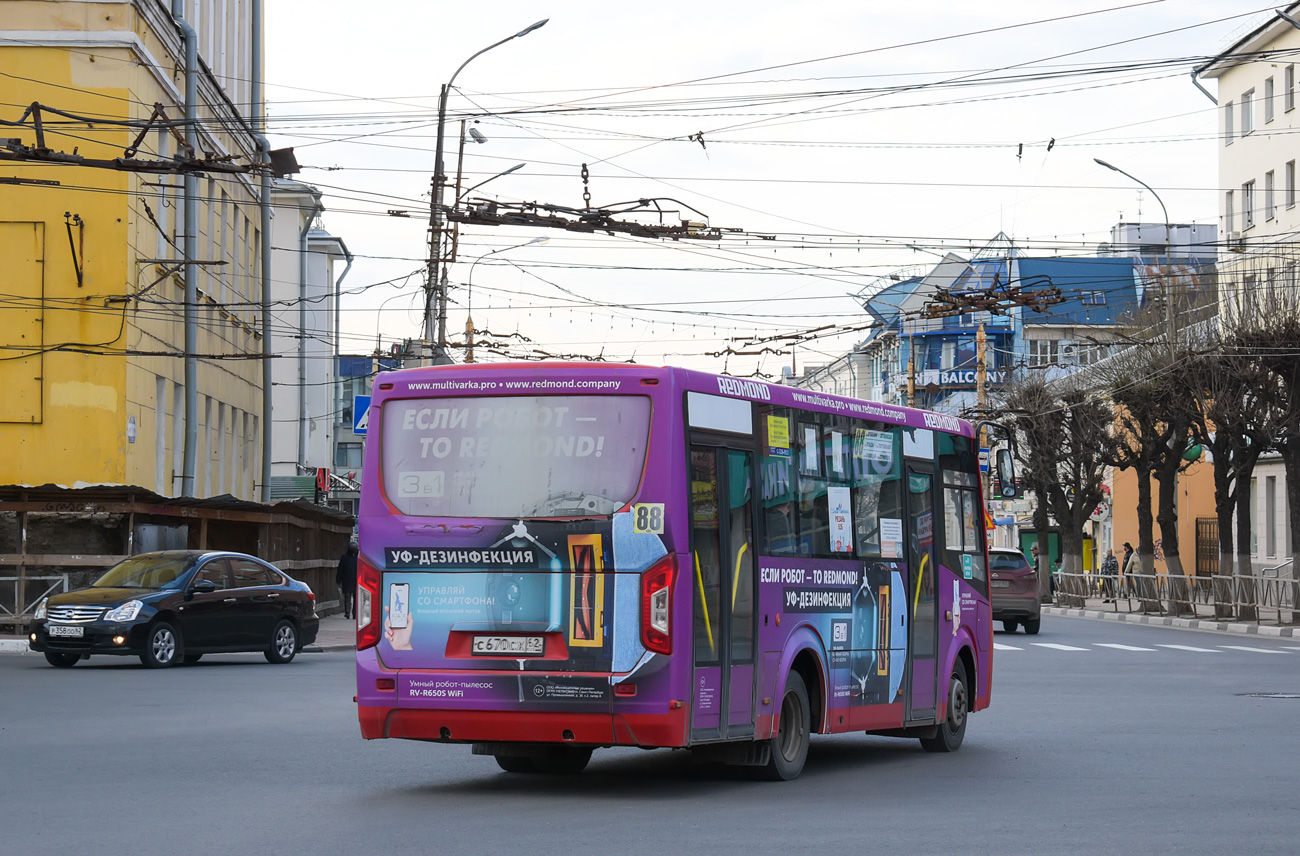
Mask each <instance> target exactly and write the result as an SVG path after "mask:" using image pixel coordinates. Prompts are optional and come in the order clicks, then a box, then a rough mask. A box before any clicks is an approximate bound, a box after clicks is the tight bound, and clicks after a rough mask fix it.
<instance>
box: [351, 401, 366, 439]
mask: <svg viewBox="0 0 1300 856" xmlns="http://www.w3.org/2000/svg"><path fill="white" fill-rule="evenodd" d="M369 425H370V396H368V395H358V396H354V397H353V399H352V433H353V434H365V433H366V428H367V426H369Z"/></svg>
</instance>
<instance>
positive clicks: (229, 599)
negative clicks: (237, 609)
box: [222, 597, 235, 603]
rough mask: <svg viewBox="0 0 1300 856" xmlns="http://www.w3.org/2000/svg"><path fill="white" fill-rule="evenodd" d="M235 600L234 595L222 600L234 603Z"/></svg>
mask: <svg viewBox="0 0 1300 856" xmlns="http://www.w3.org/2000/svg"><path fill="white" fill-rule="evenodd" d="M234 602H235V598H233V597H228V598H226V599H225V600H223V601H222V603H234Z"/></svg>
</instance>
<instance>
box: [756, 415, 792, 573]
mask: <svg viewBox="0 0 1300 856" xmlns="http://www.w3.org/2000/svg"><path fill="white" fill-rule="evenodd" d="M759 414H760V415H759V418H760V420H761V423H762V425H763V429H764V431H765V432H766V437H767V441H766V448H765V449H764V450H763V454H762V455H761V456H760V458H759V491H760V493H759V497H760V499H761V500H762V507H763V539H762V542H761V543H760V544H759V553H760V554H761V555H764V556H794V555H797V554H798V546H799V528H798V520H797V519H796V514H797V513H796V510H795V503H794V466H793V462H792V457H793V450H792V449H791V448H790V434H791V426H790V410H789V408H785V407H772V406H767V407H763V408H762V409H760V411H759Z"/></svg>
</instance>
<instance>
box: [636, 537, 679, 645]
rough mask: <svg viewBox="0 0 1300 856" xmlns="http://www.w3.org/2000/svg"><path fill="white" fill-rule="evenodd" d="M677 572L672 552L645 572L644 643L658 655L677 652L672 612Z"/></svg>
mask: <svg viewBox="0 0 1300 856" xmlns="http://www.w3.org/2000/svg"><path fill="white" fill-rule="evenodd" d="M676 571H677V559H676V558H675V557H674V556H673V555H672V554H671V553H670V554H669V555H667V556H664V557H663V558H662V559H660V560H659V561H657V562H655V563H654V564H653V565H651V566H650V569H649V570H647V571H646V572H645V573H643V574H641V644H642V645H644V646H645V648H646V650H647V651H654V652H655V653H657V654H671V653H672V652H673V640H672V636H671V635H670V634H669V630H670V628H669V615H671V613H672V587H673V576H674V575H675V574H676Z"/></svg>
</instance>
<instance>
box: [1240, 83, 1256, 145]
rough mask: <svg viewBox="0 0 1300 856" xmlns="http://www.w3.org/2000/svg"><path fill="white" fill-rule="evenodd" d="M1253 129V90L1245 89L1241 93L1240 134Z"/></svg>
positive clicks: (1245, 133) (1244, 134)
mask: <svg viewBox="0 0 1300 856" xmlns="http://www.w3.org/2000/svg"><path fill="white" fill-rule="evenodd" d="M1254 130H1255V90H1253V89H1247V90H1246V91H1245V92H1243V93H1241V135H1242V136H1243V137H1244V136H1246V135H1247V134H1249V133H1251V132H1252V131H1254Z"/></svg>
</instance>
